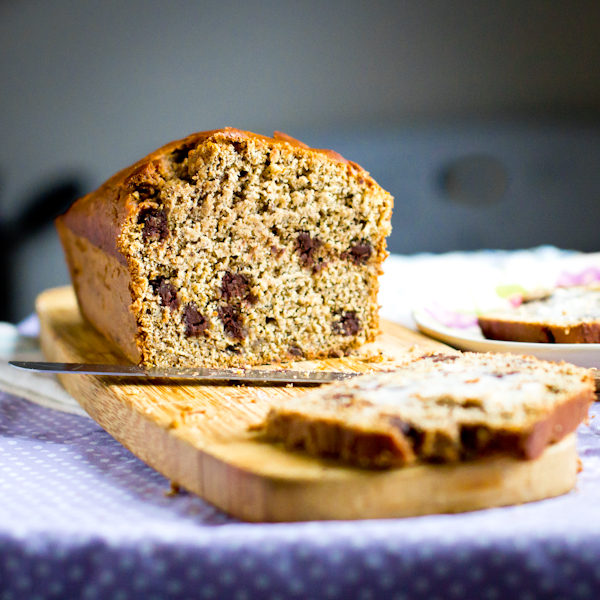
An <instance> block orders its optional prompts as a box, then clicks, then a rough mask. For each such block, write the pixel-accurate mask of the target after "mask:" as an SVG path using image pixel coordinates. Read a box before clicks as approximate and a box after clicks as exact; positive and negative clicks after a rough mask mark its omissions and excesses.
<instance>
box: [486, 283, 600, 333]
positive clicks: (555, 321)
mask: <svg viewBox="0 0 600 600" xmlns="http://www.w3.org/2000/svg"><path fill="white" fill-rule="evenodd" d="M478 320H479V326H480V327H481V331H482V332H483V335H484V336H485V337H486V338H489V339H492V340H504V341H514V342H533V343H551V344H598V343H600V284H598V283H596V284H594V285H590V286H574V287H569V288H557V289H556V290H554V291H553V292H551V293H549V294H548V295H546V296H544V297H542V298H538V299H532V300H527V299H525V300H524V301H523V303H522V304H521V305H519V306H517V307H516V308H514V309H509V310H503V311H495V312H490V313H486V314H484V315H481V316H480V317H479V319H478Z"/></svg>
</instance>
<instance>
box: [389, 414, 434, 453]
mask: <svg viewBox="0 0 600 600" xmlns="http://www.w3.org/2000/svg"><path fill="white" fill-rule="evenodd" d="M388 422H389V424H390V425H391V426H392V427H394V429H397V430H398V431H400V433H402V435H403V436H404V437H406V438H408V439H409V440H410V444H411V446H412V447H413V450H414V451H415V453H418V451H419V449H420V448H421V446H422V445H423V441H424V439H425V434H424V433H423V432H422V431H419V430H418V429H416V428H415V427H414V426H413V425H411V424H410V423H407V422H406V421H404V420H402V419H401V418H400V417H395V416H390V417H388Z"/></svg>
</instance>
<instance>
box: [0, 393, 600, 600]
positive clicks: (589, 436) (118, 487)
mask: <svg viewBox="0 0 600 600" xmlns="http://www.w3.org/2000/svg"><path fill="white" fill-rule="evenodd" d="M598 413H599V411H598V405H594V407H593V408H592V410H591V417H592V418H591V419H590V421H589V424H588V425H582V426H581V427H580V430H579V432H578V440H579V442H578V443H579V450H580V455H581V459H582V461H583V467H584V468H583V471H582V473H581V474H580V476H579V480H578V484H577V488H576V489H575V490H574V491H572V492H571V493H569V494H567V495H565V496H562V497H559V498H554V499H549V500H544V501H541V502H536V503H531V504H526V505H522V506H514V507H506V508H497V509H490V510H483V511H478V512H472V513H465V514H459V515H432V516H426V517H417V518H410V519H396V520H380V521H377V520H371V521H353V522H350V521H348V522H311V523H280V524H250V523H243V522H239V521H236V520H235V519H232V518H230V517H228V516H227V515H225V514H223V513H221V512H220V511H218V510H217V509H215V508H214V507H212V506H210V505H209V504H207V503H205V502H204V501H202V500H201V499H200V498H198V497H196V496H194V495H192V494H188V493H185V492H184V493H179V494H175V495H172V494H170V485H169V482H168V481H167V480H166V479H165V478H164V477H162V476H161V475H160V474H158V473H157V472H156V471H154V470H152V469H151V468H149V467H148V466H146V465H145V464H144V463H142V462H141V461H140V460H138V459H137V458H136V457H134V456H133V455H132V454H131V453H130V452H129V451H128V450H126V449H125V448H124V447H123V446H121V445H120V444H119V443H118V442H116V441H115V440H114V439H112V438H111V437H110V436H109V435H108V434H107V433H105V432H104V431H103V430H102V429H101V428H100V427H99V426H98V425H96V424H95V423H94V422H93V421H91V420H90V419H89V418H86V417H83V416H78V415H72V414H66V413H62V412H58V411H55V410H52V409H48V408H44V407H41V406H38V405H35V404H32V403H30V402H28V401H26V400H23V399H21V398H18V397H15V396H11V395H8V394H3V393H2V394H0V599H1V600H12V599H14V600H18V599H21V598H31V599H39V600H45V599H51V598H82V599H90V600H91V599H96V598H99V599H100V598H101V599H111V600H112V599H114V600H128V599H137V598H139V599H142V598H143V599H144V600H150V599H155V600H159V599H165V600H166V599H187V598H201V599H204V598H206V599H210V598H231V599H239V600H244V599H251V598H269V599H271V600H277V599H283V598H298V599H300V598H315V599H317V598H323V599H337V598H339V599H346V598H349V599H352V598H356V599H360V600H370V599H379V598H390V599H394V600H402V599H408V598H428V599H434V598H456V599H470V598H486V599H490V600H494V599H495V598H518V599H522V600H534V599H538V598H539V599H541V598H565V599H567V598H589V599H594V598H598V597H600V417H599V418H598V419H597V418H596V416H597V415H598Z"/></svg>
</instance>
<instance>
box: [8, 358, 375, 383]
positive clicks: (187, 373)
mask: <svg viewBox="0 0 600 600" xmlns="http://www.w3.org/2000/svg"><path fill="white" fill-rule="evenodd" d="M8 364H9V365H11V366H12V367H16V368H17V369H24V370H27V371H37V372H39V373H61V374H65V373H76V374H79V375H105V376H111V377H146V378H159V379H193V380H196V381H238V382H241V383H294V384H296V385H311V384H319V383H330V382H332V381H339V380H341V379H350V378H352V377H356V376H357V375H363V373H340V372H332V371H291V370H285V369H277V370H272V371H270V370H265V371H262V370H260V369H245V368H228V369H209V368H205V367H202V368H193V369H182V368H178V367H170V368H163V369H143V368H142V367H138V366H137V365H94V364H81V363H53V362H27V361H20V360H11V361H9V363H8Z"/></svg>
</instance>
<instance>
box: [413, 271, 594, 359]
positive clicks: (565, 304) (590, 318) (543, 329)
mask: <svg viewBox="0 0 600 600" xmlns="http://www.w3.org/2000/svg"><path fill="white" fill-rule="evenodd" d="M413 318H414V320H415V322H416V324H417V327H418V328H419V330H420V331H421V332H422V333H424V334H426V335H428V336H430V337H432V338H434V339H437V340H439V341H442V342H444V343H446V344H449V345H451V346H453V347H455V348H458V349H459V350H470V351H474V352H503V353H505V352H511V353H514V354H528V355H531V356H535V357H537V358H540V359H543V360H550V361H561V360H564V361H568V362H570V363H573V364H576V365H578V366H581V367H587V368H600V284H598V282H594V283H592V284H589V285H580V286H570V287H557V288H556V289H554V290H547V291H537V292H536V293H532V294H529V295H523V296H522V297H521V298H519V299H517V300H516V301H515V302H513V303H512V304H511V305H510V306H508V307H504V308H502V309H498V310H491V311H488V312H480V313H477V312H475V311H472V312H469V311H457V310H448V309H446V308H445V307H443V306H440V305H439V304H431V305H430V306H427V307H425V308H423V309H420V310H416V311H414V312H413Z"/></svg>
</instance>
